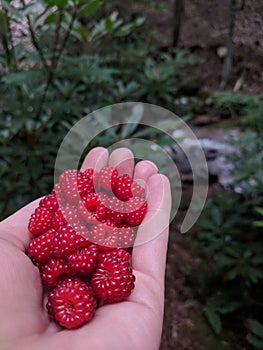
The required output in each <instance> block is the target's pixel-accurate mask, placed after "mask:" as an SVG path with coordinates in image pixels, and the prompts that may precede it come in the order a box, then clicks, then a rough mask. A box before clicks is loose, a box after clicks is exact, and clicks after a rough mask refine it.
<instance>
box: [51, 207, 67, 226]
mask: <svg viewBox="0 0 263 350" xmlns="http://www.w3.org/2000/svg"><path fill="white" fill-rule="evenodd" d="M65 225H67V220H66V219H65V218H64V215H63V214H62V211H61V209H58V210H57V211H56V212H55V214H54V216H53V227H54V229H55V230H59V229H60V227H62V226H65Z"/></svg>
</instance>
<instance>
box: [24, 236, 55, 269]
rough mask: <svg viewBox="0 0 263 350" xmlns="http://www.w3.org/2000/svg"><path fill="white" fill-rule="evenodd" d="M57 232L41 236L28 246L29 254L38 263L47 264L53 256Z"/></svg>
mask: <svg viewBox="0 0 263 350" xmlns="http://www.w3.org/2000/svg"><path fill="white" fill-rule="evenodd" d="M54 236H55V230H53V229H51V230H49V231H47V232H45V233H43V234H42V235H41V236H39V237H36V238H34V239H32V240H31V241H30V242H29V245H28V250H27V252H28V254H29V255H30V256H32V258H34V259H35V260H36V261H37V262H40V263H42V264H43V263H45V262H46V261H48V260H49V259H50V258H51V257H52V254H53V239H54Z"/></svg>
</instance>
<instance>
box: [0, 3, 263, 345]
mask: <svg viewBox="0 0 263 350" xmlns="http://www.w3.org/2000/svg"><path fill="white" fill-rule="evenodd" d="M138 2H139V3H145V6H146V5H147V6H150V5H149V2H147V1H146V2H145V1H138ZM109 3H110V2H104V1H100V0H90V1H81V0H73V1H69V0H58V1H55V0H43V1H42V0H35V1H31V2H30V4H29V5H25V3H24V1H23V0H21V1H18V2H17V3H16V7H14V4H13V1H9V0H2V1H1V7H0V40H1V42H0V113H1V116H0V176H1V193H0V212H1V218H4V217H6V216H7V215H9V214H10V213H12V212H14V211H15V210H16V209H18V208H19V207H21V206H23V205H24V204H26V203H28V202H29V201H31V200H33V199H35V198H37V197H39V196H42V195H44V194H45V193H48V192H50V190H51V188H52V184H53V168H54V161H55V157H56V153H57V149H58V146H59V145H60V142H61V141H62V139H63V137H64V136H65V134H66V133H67V131H68V129H70V127H71V126H72V125H73V124H74V123H75V122H76V121H78V120H79V119H81V118H82V117H83V116H84V115H86V114H88V113H89V112H90V111H93V110H95V109H98V108H100V107H103V106H106V105H109V104H113V103H118V102H123V101H143V102H149V103H154V104H158V105H161V106H163V107H165V108H168V109H170V110H172V111H174V112H176V113H177V114H178V115H180V116H181V117H184V118H185V119H188V120H191V118H193V120H194V117H195V116H196V115H198V114H202V113H208V114H209V111H211V110H219V111H220V113H223V114H224V115H228V118H229V120H230V124H231V125H230V126H238V127H239V128H240V130H241V136H240V139H238V140H234V139H230V140H229V142H230V143H232V144H237V146H238V148H239V150H240V152H239V153H237V154H235V155H234V156H233V157H234V162H235V168H234V171H233V172H234V176H235V179H236V183H237V185H240V184H241V185H242V188H245V190H244V192H243V193H242V194H234V193H232V192H227V193H225V192H223V193H222V194H221V195H220V196H218V197H216V198H214V199H212V200H210V201H209V202H208V203H207V206H206V209H205V211H204V212H203V215H202V217H201V218H200V220H199V221H198V223H197V224H196V226H195V227H194V229H193V230H192V233H191V235H189V237H188V238H189V239H190V241H191V243H192V244H193V246H194V248H195V249H197V251H198V254H200V257H201V260H202V261H203V263H202V264H201V265H200V266H199V271H200V273H199V274H197V275H194V274H192V275H191V274H190V276H189V280H190V284H191V285H192V286H193V290H195V293H196V294H195V297H196V299H198V300H199V301H201V302H202V303H203V304H204V305H205V307H204V310H203V311H204V315H205V316H206V318H207V320H208V321H209V323H210V325H211V326H212V328H213V330H214V332H215V333H216V334H219V333H220V332H221V331H222V329H224V328H225V329H231V330H232V331H234V333H235V334H236V337H237V339H241V343H242V344H244V343H245V338H246V340H247V342H248V343H249V344H251V346H254V347H255V348H258V349H260V348H262V347H263V330H262V327H263V326H262V323H263V321H262V313H263V300H262V296H261V294H262V287H263V285H262V284H263V282H262V278H263V272H262V267H263V238H262V237H263V236H262V227H263V211H262V204H263V141H262V135H263V121H262V116H263V102H262V99H261V98H260V97H259V96H257V95H246V94H242V93H233V92H229V91H224V92H222V91H221V92H217V91H216V92H214V91H210V92H207V91H206V92H200V91H201V89H200V82H201V81H202V79H201V80H200V72H199V71H198V67H199V64H200V63H201V62H202V60H201V59H200V58H198V57H196V56H193V55H192V54H189V53H188V52H187V51H182V50H180V49H174V48H171V49H169V50H160V49H159V48H160V45H158V40H157V39H156V37H155V33H154V31H149V32H148V31H147V30H148V29H147V16H146V15H145V14H130V13H129V11H126V12H125V11H123V10H122V11H120V12H119V13H117V12H116V11H115V8H114V5H113V4H109ZM146 3H147V4H146ZM35 6H37V7H35ZM166 7H167V6H166ZM166 7H164V9H160V8H158V7H156V8H155V9H154V10H155V11H167V8H166ZM168 10H169V8H168ZM158 38H159V37H158ZM207 100H210V102H209V104H207ZM185 101H186V102H187V103H185ZM135 131H136V127H135V128H131V129H130V130H128V131H127V130H126V133H125V137H128V136H129V135H131V134H133V133H134V132H135ZM137 131H138V130H137ZM123 135H124V131H123V129H122V130H121V129H116V130H114V137H115V139H114V141H117V140H118V139H121V138H122V137H124V136H123ZM141 135H142V137H143V136H145V137H147V138H151V139H155V140H156V141H157V142H158V143H159V144H160V145H161V146H163V145H165V140H166V139H165V138H160V137H159V138H158V137H156V135H153V134H152V131H151V130H150V131H149V130H148V131H145V130H144V131H143V132H142V133H141ZM111 142H112V133H107V132H106V133H104V134H103V135H100V136H99V137H98V138H97V139H95V140H94V143H93V144H92V146H96V145H98V144H99V145H103V146H109V145H110V143H111ZM207 262H209V263H207ZM193 276H195V278H194V277H193Z"/></svg>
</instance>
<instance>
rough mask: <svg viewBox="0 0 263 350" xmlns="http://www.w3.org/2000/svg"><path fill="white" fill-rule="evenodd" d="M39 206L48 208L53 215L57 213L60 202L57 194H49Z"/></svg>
mask: <svg viewBox="0 0 263 350" xmlns="http://www.w3.org/2000/svg"><path fill="white" fill-rule="evenodd" d="M39 206H40V207H43V208H46V209H47V210H49V211H50V212H51V213H55V211H57V210H58V201H57V198H56V195H55V194H49V195H47V196H46V197H44V198H43V199H41V201H40V202H39Z"/></svg>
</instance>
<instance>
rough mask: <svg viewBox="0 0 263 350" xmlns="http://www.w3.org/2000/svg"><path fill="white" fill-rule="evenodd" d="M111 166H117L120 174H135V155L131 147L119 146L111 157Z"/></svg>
mask: <svg viewBox="0 0 263 350" xmlns="http://www.w3.org/2000/svg"><path fill="white" fill-rule="evenodd" d="M109 166H111V167H113V168H116V169H117V170H118V173H119V175H123V174H128V175H129V176H130V177H132V176H133V170H134V156H133V153H132V151H131V150H129V148H125V147H122V148H118V149H116V150H115V151H113V152H112V153H111V155H110V158H109Z"/></svg>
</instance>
